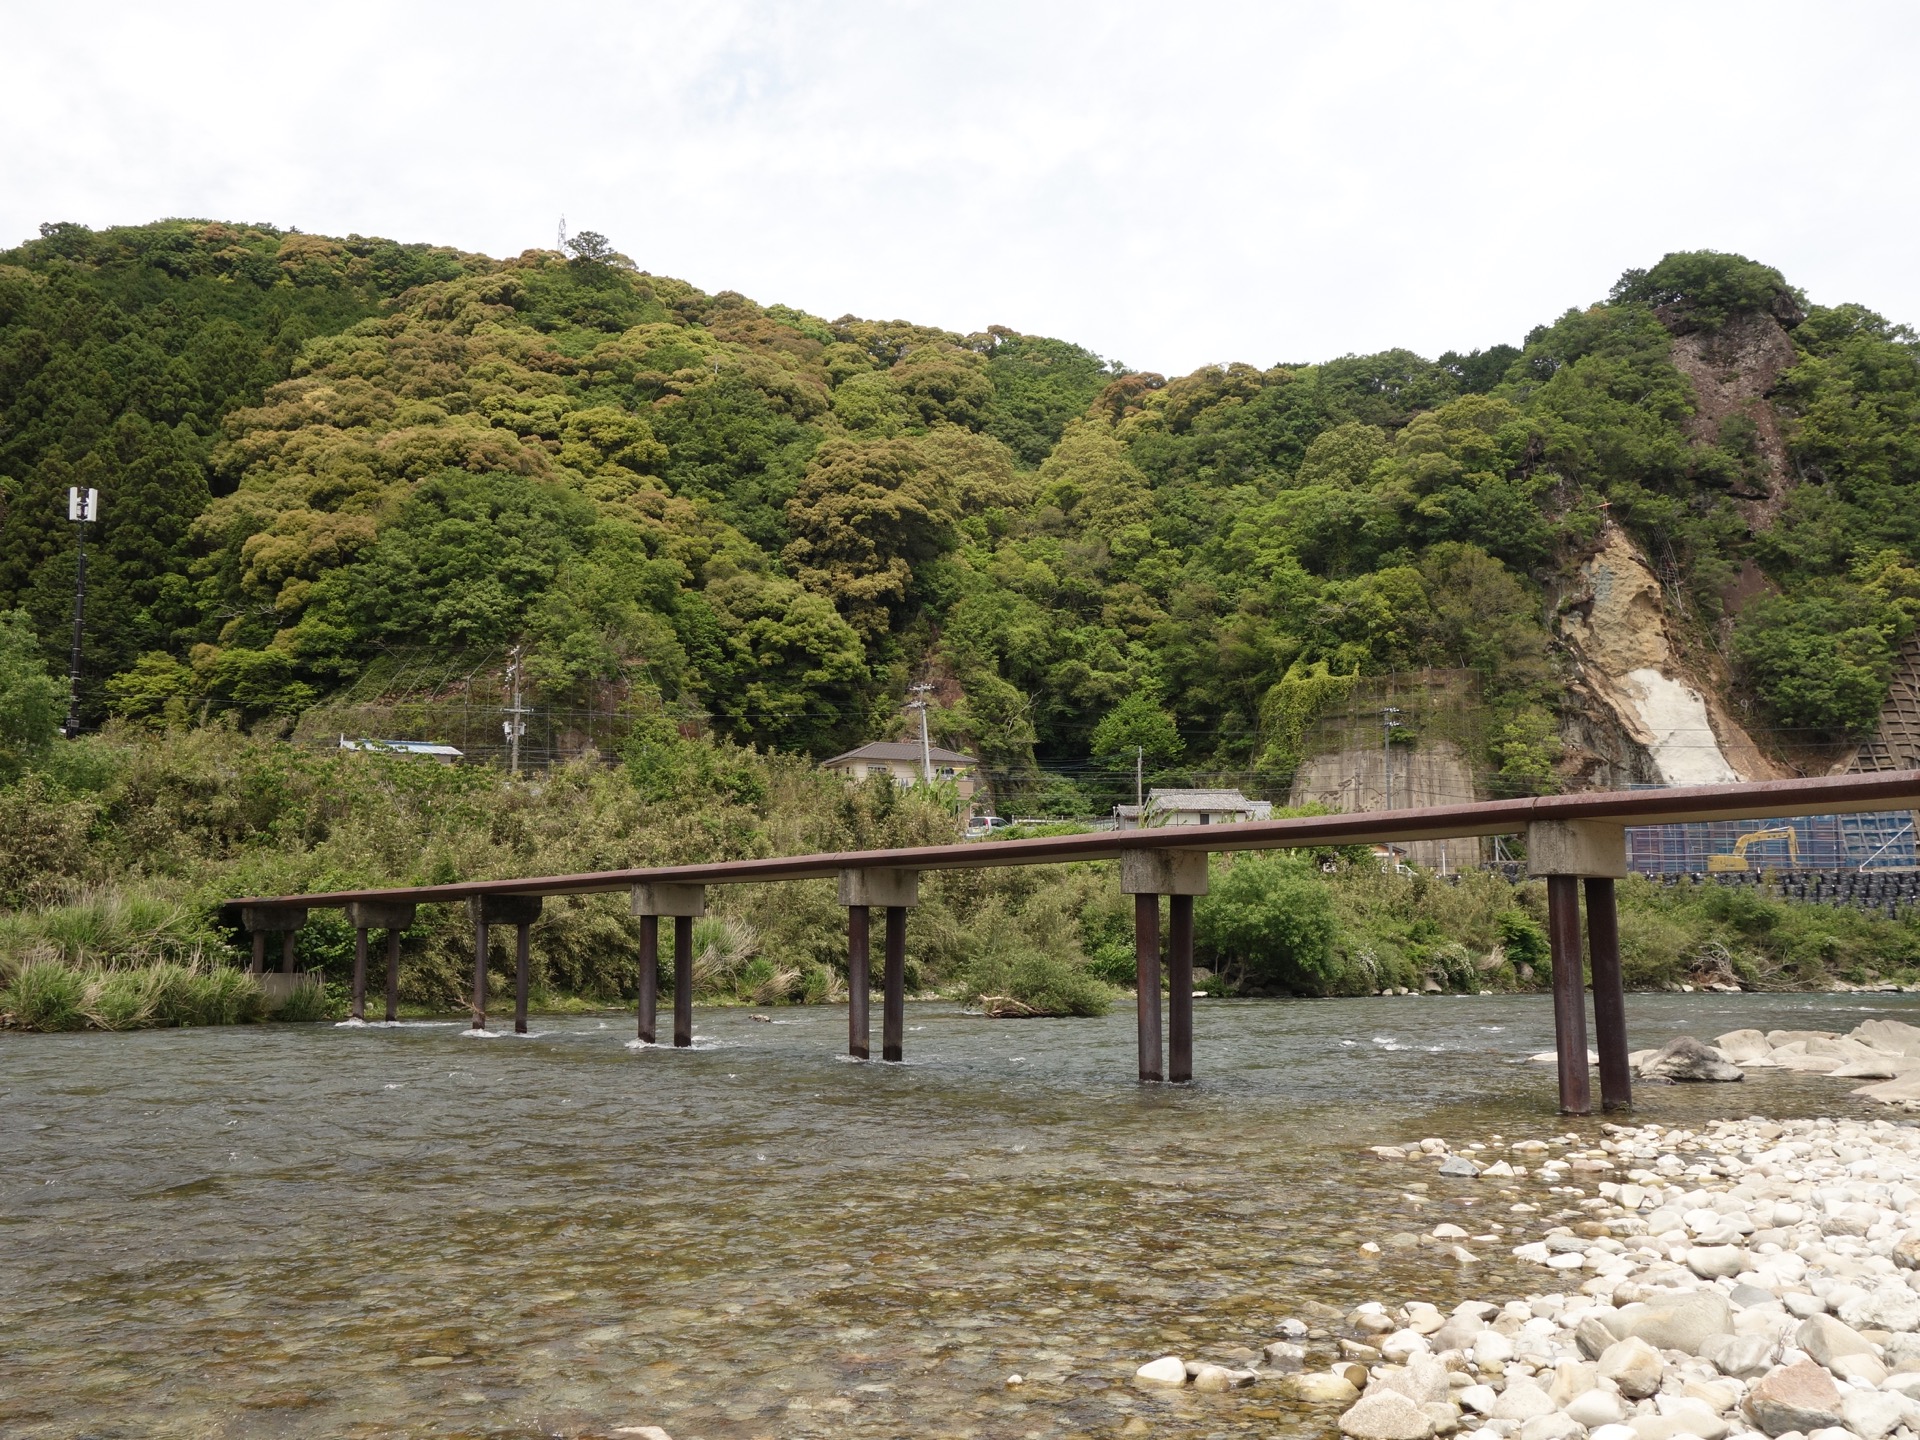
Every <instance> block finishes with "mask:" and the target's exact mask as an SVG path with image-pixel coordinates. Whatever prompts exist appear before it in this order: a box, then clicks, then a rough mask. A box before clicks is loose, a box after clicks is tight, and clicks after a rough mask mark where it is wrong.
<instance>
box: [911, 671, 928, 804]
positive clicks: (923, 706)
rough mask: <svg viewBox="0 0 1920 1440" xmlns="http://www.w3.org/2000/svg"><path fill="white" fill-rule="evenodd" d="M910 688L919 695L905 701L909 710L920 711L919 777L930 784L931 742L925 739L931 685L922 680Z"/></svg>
mask: <svg viewBox="0 0 1920 1440" xmlns="http://www.w3.org/2000/svg"><path fill="white" fill-rule="evenodd" d="M910 688H911V689H912V691H913V693H914V694H916V695H918V696H919V697H920V698H919V699H918V700H909V701H908V702H907V708H908V709H909V710H918V711H919V712H920V778H921V780H922V781H924V782H925V783H926V784H928V785H931V784H932V783H933V744H932V742H931V741H930V740H928V739H927V696H928V694H930V693H931V692H932V690H933V686H931V685H929V684H928V683H927V682H926V681H924V680H922V681H921V682H920V683H919V684H918V685H914V686H912V687H910Z"/></svg>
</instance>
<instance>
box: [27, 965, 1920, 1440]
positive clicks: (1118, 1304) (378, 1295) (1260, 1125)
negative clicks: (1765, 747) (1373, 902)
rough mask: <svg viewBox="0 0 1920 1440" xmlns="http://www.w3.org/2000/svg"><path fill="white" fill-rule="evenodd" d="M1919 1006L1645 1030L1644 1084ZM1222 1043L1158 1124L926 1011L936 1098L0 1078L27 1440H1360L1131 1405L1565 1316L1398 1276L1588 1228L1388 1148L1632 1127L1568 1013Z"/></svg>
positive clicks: (1307, 1426)
mask: <svg viewBox="0 0 1920 1440" xmlns="http://www.w3.org/2000/svg"><path fill="white" fill-rule="evenodd" d="M1917 1009H1920V1003H1916V1001H1915V1000H1914V999H1911V998H1907V997H1898V996H1893V997H1879V996H1873V997H1869V996H1859V995H1836V996H1828V995H1820V996H1756V995H1743V996H1709V995H1634V996H1629V997H1628V1016H1629V1023H1630V1026H1631V1028H1632V1033H1633V1034H1634V1037H1635V1043H1636V1044H1641V1045H1644V1044H1651V1043H1656V1042H1657V1041H1660V1040H1664V1039H1666V1038H1668V1037H1670V1036H1671V1035H1674V1034H1677V1033H1681V1032H1683V1031H1684V1032H1687V1033H1693V1034H1697V1035H1700V1036H1702V1037H1711V1036H1713V1035H1716V1034H1719V1033H1721V1032H1723V1031H1726V1030H1729V1029H1734V1028H1737V1027H1740V1026H1746V1025H1755V1026H1759V1027H1760V1028H1763V1029H1766V1028H1774V1027H1781V1028H1823V1029H1839V1030H1846V1029H1850V1028H1852V1026H1853V1025H1855V1024H1857V1023H1858V1022H1859V1021H1860V1020H1861V1019H1864V1018H1867V1017H1868V1016H1869V1015H1872V1014H1882V1015H1888V1016H1894V1017H1903V1018H1920V1016H1916V1015H1915V1013H1914V1012H1915V1011H1916V1010H1917ZM1197 1010H1198V1015H1197V1019H1196V1022H1195V1035H1196V1043H1195V1054H1196V1069H1197V1071H1198V1080H1197V1082H1196V1083H1195V1084H1194V1085H1192V1086H1190V1087H1187V1086H1180V1087H1147V1088H1142V1087H1140V1086H1138V1085H1136V1084H1135V1083H1133V1081H1132V1080H1131V1078H1130V1077H1131V1075H1132V1071H1133V1053H1132V1051H1133V1020H1132V1015H1131V1012H1130V1011H1129V1010H1128V1009H1126V1008H1125V1007H1116V1009H1115V1010H1114V1012H1113V1013H1112V1014H1111V1015H1109V1016H1108V1017H1106V1018H1105V1019H1100V1020H1076V1021H1038V1020H1029V1021H1014V1022H1003V1021H990V1020H985V1019H981V1018H978V1017H974V1016H967V1015H963V1014H961V1013H960V1012H959V1011H958V1010H957V1009H956V1007H954V1006H952V1005H949V1004H936V1003H917V1004H913V1005H910V1006H909V1007H908V1014H907V1026H908V1029H907V1036H906V1040H907V1055H908V1063H907V1064H905V1065H898V1066H888V1065H882V1064H878V1063H872V1064H854V1063H850V1062H848V1061H846V1060H844V1059H841V1058H839V1057H838V1054H837V1052H838V1051H839V1050H841V1049H842V1048H844V1044H845V1025H846V1018H845V1017H846V1012H845V1010H844V1008H819V1009H792V1010H776V1011H773V1012H770V1013H771V1014H772V1015H773V1017H774V1019H773V1023H771V1024H769V1023H764V1022H760V1021H756V1020H753V1019H752V1018H750V1017H749V1015H748V1013H747V1012H745V1011H741V1010H712V1011H709V1010H702V1011H699V1012H697V1014H696V1036H697V1042H698V1043H697V1046H696V1048H695V1049H694V1050H692V1051H683V1052H678V1053H676V1052H674V1051H672V1050H646V1051H641V1052H635V1051H631V1050H629V1049H628V1048H627V1047H626V1044H625V1042H626V1040H627V1037H628V1035H629V1034H630V1033H631V1025H632V1020H631V1017H630V1016H622V1015H606V1016H589V1017H568V1018H566V1019H536V1021H535V1023H534V1027H533V1028H534V1030H535V1032H536V1033H535V1034H534V1035H533V1036H531V1037H529V1038H526V1039H515V1038H511V1037H502V1038H499V1039H493V1040H475V1039H469V1038H464V1037H462V1036H461V1034H460V1033H459V1031H460V1027H459V1026H457V1025H453V1024H446V1025H430V1024H408V1025H402V1026H399V1027H394V1028H388V1027H382V1026H373V1027H368V1028H365V1029H345V1028H338V1027H335V1026H332V1025H310V1026H262V1027H245V1028H233V1029H212V1030H183V1031H152V1032H145V1033H138V1034H127V1035H97V1034H83V1035H48V1036H38V1035H33V1036H29V1035H18V1034H12V1035H5V1036H0V1095H4V1104H3V1105H0V1140H3V1141H4V1146H5V1148H4V1152H0V1153H4V1157H5V1159H4V1165H0V1224H3V1225H4V1230H0V1237H4V1238H0V1254H4V1256H5V1259H4V1261H0V1434H4V1435H6V1436H8V1437H42V1436H44V1437H82V1436H85V1437H134V1436H139V1437H154V1436H192V1437H205V1436H233V1437H247V1440H252V1437H275V1436H344V1437H366V1440H373V1437H390V1436H402V1435H405V1436H422V1435H431V1436H474V1437H480V1436H488V1437H492V1436H513V1437H520V1436H525V1437H534V1436H568V1437H573V1436H593V1435H606V1434H609V1433H611V1431H612V1430H613V1429H614V1428H616V1427H619V1426H623V1425H641V1424H656V1425H661V1426H664V1427H665V1428H666V1429H667V1430H668V1431H669V1432H670V1433H671V1434H672V1435H673V1437H674V1440H701V1437H704V1440H749V1437H761V1436H766V1437H785V1436H828V1435H831V1436H852V1437H893V1436H920V1435H927V1436H933V1435H940V1436H981V1437H1003V1436H1005V1437H1042V1436H1044V1437H1054V1436H1062V1437H1064V1436H1079V1435H1085V1436H1095V1435H1133V1434H1147V1433H1151V1434H1153V1435H1155V1436H1166V1437H1192V1440H1215V1437H1238V1436H1243V1435H1245V1436H1254V1435H1259V1436H1268V1435H1273V1434H1275V1433H1298V1434H1313V1435H1320V1434H1326V1433H1329V1432H1330V1429H1331V1424H1330V1418H1331V1417H1329V1416H1326V1415H1324V1414H1318V1413H1315V1412H1311V1411H1306V1410H1302V1409H1300V1408H1298V1407H1295V1406H1293V1405H1291V1404H1290V1403H1289V1402H1286V1401H1284V1400H1282V1399H1280V1398H1278V1396H1277V1393H1276V1392H1275V1390H1274V1389H1273V1387H1272V1386H1271V1385H1270V1384H1266V1385H1261V1386H1256V1387H1255V1388H1253V1389H1251V1390H1246V1391H1240V1392H1236V1393H1232V1394H1226V1395H1197V1394H1192V1393H1190V1392H1175V1393H1171V1394H1169V1393H1165V1392H1161V1393H1154V1392H1147V1391H1142V1390H1139V1389H1136V1388H1135V1387H1133V1386H1132V1385H1130V1384H1129V1383H1127V1382H1128V1377H1129V1376H1130V1375H1131V1374H1132V1372H1133V1370H1134V1368H1135V1367H1136V1366H1137V1365H1139V1364H1140V1363H1141V1362H1142V1361H1144V1360H1147V1359H1151V1358H1152V1357H1153V1356H1155V1355H1158V1354H1162V1353H1166V1352H1170V1351H1171V1352H1177V1353H1181V1354H1184V1355H1187V1356H1189V1357H1194V1356H1201V1355H1206V1354H1209V1353H1211V1352H1216V1351H1219V1350H1221V1349H1223V1348H1224V1347H1228V1346H1236V1345H1240V1346H1253V1347H1258V1346H1259V1345H1260V1344H1261V1343H1262V1342H1263V1341H1265V1340H1268V1339H1271V1338H1273V1337H1274V1334H1275V1333H1276V1331H1275V1326H1276V1325H1277V1323H1278V1322H1279V1321H1280V1320H1281V1319H1283V1318H1285V1317H1287V1316H1289V1315H1293V1314H1297V1313H1299V1307H1300V1306H1301V1305H1302V1304H1303V1303H1304V1302H1309V1301H1317V1302H1321V1303H1331V1304H1334V1305H1340V1306H1343V1307H1344V1306H1349V1305H1351V1304H1352V1303H1354V1302H1357V1301H1360V1300H1364V1299H1374V1298H1378V1299H1383V1300H1388V1301H1395V1300H1405V1299H1412V1298H1429V1299H1433V1300H1435V1301H1437V1302H1441V1303H1451V1302H1452V1301H1455V1300H1458V1299H1462V1298H1466V1297H1468V1296H1472V1295H1485V1296H1489V1297H1491V1298H1495V1299H1501V1298H1506V1297H1508V1296H1511V1295H1520V1294H1525V1293H1528V1291H1529V1290H1530V1289H1531V1290H1537V1289H1538V1288H1539V1286H1540V1284H1541V1281H1540V1276H1539V1272H1538V1271H1537V1270H1535V1271H1533V1272H1532V1274H1531V1275H1524V1274H1522V1273H1520V1268H1519V1267H1518V1265H1517V1263H1516V1262H1513V1261H1512V1260H1511V1259H1510V1258H1509V1257H1508V1256H1507V1254H1506V1248H1507V1243H1506V1241H1505V1240H1504V1239H1503V1242H1502V1243H1501V1244H1497V1245H1487V1244H1474V1246H1473V1248H1474V1249H1475V1250H1476V1251H1477V1252H1478V1253H1480V1254H1481V1255H1482V1257H1483V1261H1484V1263H1482V1264H1480V1265H1478V1266H1474V1267H1467V1268H1466V1269H1464V1270H1457V1269H1455V1268H1452V1267H1451V1266H1450V1265H1444V1264H1436V1263H1435V1262H1434V1260H1433V1258H1432V1256H1433V1254H1434V1252H1433V1251H1431V1250H1426V1251H1412V1252H1409V1251H1400V1252H1395V1251H1393V1250H1389V1251H1388V1252H1387V1255H1386V1256H1385V1257H1383V1258H1380V1259H1371V1258H1368V1257H1366V1256H1364V1255H1363V1254H1361V1253H1360V1252H1359V1250H1358V1248H1357V1247H1358V1245H1359V1243H1360V1242H1361V1241H1363V1240H1367V1239H1383V1238H1385V1237H1386V1236H1387V1235H1389V1234H1391V1233H1393V1232H1396V1231H1415V1232H1418V1231H1424V1230H1426V1229H1430V1228H1431V1227H1432V1226H1433V1225H1434V1224H1436V1223H1438V1222H1439V1221H1441V1220H1445V1219H1453V1220H1460V1221H1464V1223H1465V1224H1466V1226H1467V1228H1468V1229H1469V1230H1474V1231H1478V1230H1479V1229H1480V1227H1483V1226H1490V1225H1491V1224H1496V1223H1499V1224H1504V1225H1506V1226H1507V1227H1508V1228H1510V1229H1515V1230H1516V1234H1515V1235H1514V1236H1513V1237H1512V1239H1513V1241H1514V1243H1517V1241H1518V1240H1519V1239H1522V1238H1531V1235H1532V1234H1533V1233H1536V1232H1537V1231H1538V1230H1539V1229H1540V1228H1543V1227H1544V1225H1545V1224H1546V1223H1548V1222H1547V1221H1546V1219H1545V1218H1538V1219H1536V1220H1535V1221H1534V1222H1533V1223H1532V1228H1531V1229H1529V1230H1527V1231H1526V1233H1525V1234H1521V1233H1517V1232H1518V1231H1519V1230H1520V1229H1523V1228H1525V1227H1526V1226H1527V1225H1528V1220H1527V1218H1526V1217H1523V1216H1516V1215H1514V1214H1511V1213H1509V1207H1510V1206H1511V1204H1512V1203H1514V1201H1513V1197H1507V1198H1505V1199H1500V1198H1497V1197H1495V1196H1494V1195H1493V1193H1492V1191H1491V1190H1490V1189H1489V1188H1488V1182H1474V1181H1465V1182H1446V1181H1439V1180H1438V1179H1437V1177H1433V1176H1431V1175H1430V1174H1425V1173H1424V1172H1422V1176H1423V1178H1425V1179H1428V1180H1430V1181H1432V1182H1433V1184H1432V1185H1431V1187H1430V1190H1429V1192H1428V1193H1426V1194H1424V1195H1423V1194H1420V1193H1417V1192H1415V1191H1413V1190H1412V1189H1411V1188H1410V1187H1409V1184H1408V1182H1409V1179H1410V1176H1412V1174H1413V1172H1410V1171H1409V1169H1408V1168H1407V1167H1405V1166H1396V1165H1389V1164H1383V1163H1381V1162H1378V1161H1376V1160H1374V1159H1373V1158H1372V1157H1371V1156H1368V1155H1366V1154H1365V1153H1364V1150H1363V1148H1362V1147H1364V1146H1366V1145H1368V1144H1374V1143H1380V1142H1385V1141H1397V1140H1409V1139H1418V1138H1419V1137H1421V1136H1423V1135H1429V1134H1434V1135H1443V1136H1447V1137H1449V1138H1451V1139H1455V1140H1459V1139H1464V1138H1472V1137H1478V1136H1482V1135H1485V1134H1487V1133H1488V1132H1490V1131H1497V1132H1500V1133H1502V1134H1504V1135H1506V1136H1507V1138H1508V1139H1509V1140H1515V1139H1519V1138H1522V1137H1523V1136H1541V1137H1544V1136H1547V1135H1550V1134H1554V1133H1557V1132H1560V1131H1563V1130H1565V1129H1568V1128H1573V1129H1578V1130H1580V1131H1582V1132H1583V1133H1589V1134H1592V1133H1597V1130H1598V1127H1599V1125H1600V1123H1601V1121H1600V1119H1599V1118H1598V1117H1596V1118H1594V1119H1592V1120H1587V1121H1573V1122H1562V1121H1560V1120H1559V1119H1557V1117H1555V1115H1554V1113H1553V1097H1554V1085H1553V1075H1552V1071H1551V1069H1550V1067H1547V1066H1543V1065H1536V1064H1528V1063H1525V1061H1524V1057H1525V1056H1526V1055H1527V1054H1529V1053H1531V1052H1533V1051H1538V1050H1543V1049H1546V1048H1548V1047H1549V1046H1550V1045H1551V1043H1552V1015H1551V1009H1550V1004H1549V1001H1548V1000H1547V998H1546V997H1545V996H1525V997H1518V996H1497V997H1428V998H1401V999H1368V1000H1339V1001H1291V1002H1289V1001H1243V1002H1228V1001H1204V1002H1198V1004H1197ZM1596 1088H1597V1087H1596ZM1848 1088H1849V1086H1848V1085H1847V1084H1846V1083H1844V1082H1837V1081H1831V1080H1826V1079H1823V1078H1819V1077H1812V1076H1799V1077H1796V1076H1792V1075H1788V1074H1784V1073H1780V1072H1760V1073H1757V1074H1755V1075H1753V1076H1751V1077H1750V1078H1749V1079H1748V1080H1747V1081H1746V1082H1744V1083H1742V1084H1740V1085H1737V1086H1735V1085H1717V1086H1713V1085H1710V1086H1647V1087H1642V1089H1641V1091H1640V1095H1639V1104H1638V1107H1637V1111H1636V1113H1637V1115H1638V1117H1639V1118H1641V1119H1653V1120H1660V1121H1665V1122H1670V1123H1671V1122H1679V1123H1692V1122H1695V1121H1700V1120H1705V1119H1707V1118H1711V1117H1713V1116H1718V1115H1747V1114H1756V1113H1759V1114H1768V1115H1777V1116H1778V1115H1803V1114H1818V1113H1844V1112H1848V1111H1856V1110H1858V1111H1863V1112H1864V1109H1865V1107H1864V1105H1863V1102H1860V1101H1857V1100H1851V1099H1849V1098H1847V1094H1846V1092H1847V1090H1848ZM1873 1108H1874V1110H1875V1112H1876V1113H1878V1107H1873ZM1521 1184H1522V1186H1523V1188H1524V1186H1525V1184H1526V1182H1521ZM1526 1198H1527V1199H1536V1198H1537V1199H1541V1200H1542V1202H1543V1203H1547V1204H1554V1203H1565V1202H1564V1201H1558V1202H1554V1201H1549V1200H1547V1198H1546V1197H1544V1196H1534V1195H1532V1194H1529V1195H1527V1197H1526ZM1463 1201H1469V1202H1472V1203H1471V1204H1470V1205H1468V1204H1463V1203H1462V1202H1463ZM1470 1243H1471V1242H1470ZM1396 1254H1397V1255H1398V1256H1399V1257H1400V1258H1396ZM1015 1373H1018V1374H1020V1375H1022V1376H1024V1377H1025V1379H1026V1383H1025V1384H1024V1385H1022V1386H1020V1387H1017V1388H1011V1389H1010V1388H1008V1386H1007V1385H1006V1380H1007V1377H1008V1376H1010V1375H1012V1374H1015Z"/></svg>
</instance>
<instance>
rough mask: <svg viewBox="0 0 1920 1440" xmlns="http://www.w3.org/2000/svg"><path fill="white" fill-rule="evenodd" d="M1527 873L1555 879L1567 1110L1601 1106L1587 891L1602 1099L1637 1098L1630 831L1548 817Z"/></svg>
mask: <svg viewBox="0 0 1920 1440" xmlns="http://www.w3.org/2000/svg"><path fill="white" fill-rule="evenodd" d="M1527 873H1528V874H1529V875H1531V876H1534V877H1536V878H1543V879H1545V880H1546V882H1547V944H1548V948H1549V949H1550V950H1551V952H1552V956H1553V1035H1554V1050H1555V1053H1556V1054H1557V1055H1558V1057H1559V1067H1558V1068H1559V1072H1560V1111H1561V1113H1562V1114H1564V1115H1590V1114H1592V1113H1593V1091H1592V1082H1591V1077H1590V1072H1589V1070H1588V1067H1587V1006H1586V987H1585V983H1584V980H1583V977H1582V974H1581V964H1580V958H1581V957H1580V951H1581V945H1580V890H1581V885H1582V882H1584V883H1585V887H1586V892H1587V948H1588V951H1589V953H1590V954H1591V957H1592V962H1593V1021H1594V1040H1595V1043H1596V1048H1597V1050H1598V1051H1599V1055H1600V1103H1601V1105H1602V1106H1603V1107H1604V1108H1605V1109H1608V1110H1617V1109H1623V1108H1625V1107H1627V1106H1629V1105H1631V1104H1632V1103H1633V1080H1632V1076H1631V1075H1630V1073H1629V1071H1628V1068H1627V1016H1626V994H1625V989H1624V986H1623V983H1622V980H1621V974H1620V926H1619V917H1618V914H1617V912H1616V909H1615V897H1614V881H1616V880H1618V879H1621V878H1623V877H1624V876H1625V875H1626V873H1627V841H1626V831H1625V830H1624V829H1622V828H1621V827H1620V826H1618V825H1613V824H1608V823H1606V822H1604V821H1597V820H1542V821H1536V822H1534V823H1533V824H1531V825H1529V826H1528V827H1527Z"/></svg>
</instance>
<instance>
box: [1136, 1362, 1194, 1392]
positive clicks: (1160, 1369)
mask: <svg viewBox="0 0 1920 1440" xmlns="http://www.w3.org/2000/svg"><path fill="white" fill-rule="evenodd" d="M1133 1378H1134V1382H1135V1383H1136V1384H1140V1385H1167V1386H1173V1385H1185V1384H1186V1383H1187V1362H1186V1361H1184V1360H1182V1359H1181V1358H1180V1357H1179V1356H1178V1355H1162V1356H1161V1357H1160V1358H1159V1359H1158V1360H1149V1361H1148V1362H1147V1363H1146V1364H1144V1365H1142V1366H1141V1367H1140V1368H1139V1369H1138V1370H1136V1371H1134V1372H1133Z"/></svg>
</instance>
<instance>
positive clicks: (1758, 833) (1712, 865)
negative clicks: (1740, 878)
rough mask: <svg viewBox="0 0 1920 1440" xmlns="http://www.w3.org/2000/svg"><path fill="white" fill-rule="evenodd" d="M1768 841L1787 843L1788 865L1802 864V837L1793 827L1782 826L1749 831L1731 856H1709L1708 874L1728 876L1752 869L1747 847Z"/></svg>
mask: <svg viewBox="0 0 1920 1440" xmlns="http://www.w3.org/2000/svg"><path fill="white" fill-rule="evenodd" d="M1768 840H1784V841H1786V842H1787V864H1788V865H1790V866H1796V867H1797V866H1798V865H1799V864H1800V837H1799V836H1798V835H1796V834H1795V833H1794V829H1793V827H1792V826H1791V825H1782V826H1780V827H1778V828H1777V829H1773V830H1749V831H1748V832H1747V833H1746V834H1744V835H1742V836H1741V837H1740V838H1739V839H1738V840H1736V841H1734V842H1733V850H1732V852H1731V853H1730V854H1726V855H1709V856H1708V857H1707V870H1708V873H1710V874H1713V875H1726V874H1729V873H1737V872H1740V871H1744V870H1747V869H1750V868H1751V867H1750V866H1749V865H1748V864H1747V847H1748V846H1749V845H1759V844H1761V843H1763V842H1765V841H1768Z"/></svg>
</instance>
